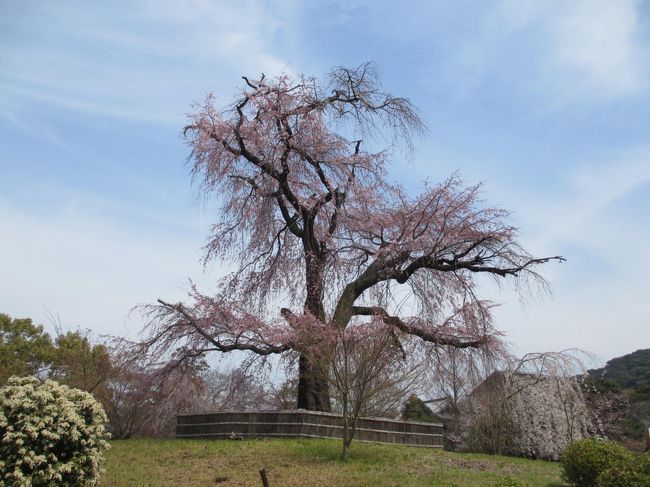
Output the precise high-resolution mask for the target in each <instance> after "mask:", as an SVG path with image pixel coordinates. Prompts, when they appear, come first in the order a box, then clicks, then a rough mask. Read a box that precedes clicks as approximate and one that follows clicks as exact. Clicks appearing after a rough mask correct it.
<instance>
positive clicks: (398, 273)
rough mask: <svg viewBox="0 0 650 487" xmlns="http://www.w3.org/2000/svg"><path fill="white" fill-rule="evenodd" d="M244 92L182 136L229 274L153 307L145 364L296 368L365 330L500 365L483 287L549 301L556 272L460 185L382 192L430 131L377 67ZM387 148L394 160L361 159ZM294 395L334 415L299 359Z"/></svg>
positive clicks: (320, 385)
mask: <svg viewBox="0 0 650 487" xmlns="http://www.w3.org/2000/svg"><path fill="white" fill-rule="evenodd" d="M243 79H244V83H243V87H242V89H241V90H240V91H239V92H238V94H237V96H236V98H235V101H234V103H233V104H232V105H231V106H229V107H226V108H224V109H218V108H217V107H216V106H215V98H214V97H213V96H212V95H209V96H208V97H207V99H206V101H205V103H204V104H202V105H200V106H197V107H196V109H195V111H194V113H193V114H192V115H191V116H190V123H189V125H188V126H187V127H186V128H185V135H186V137H187V141H188V144H189V146H190V149H191V155H190V159H189V161H190V168H191V173H192V177H193V178H194V180H195V181H196V182H197V183H198V187H199V189H200V192H201V193H202V194H203V195H205V196H206V197H213V198H216V200H217V201H218V202H219V203H220V205H221V209H220V213H219V215H218V219H217V221H216V223H215V224H214V225H213V226H212V231H211V234H210V236H209V239H208V243H207V245H206V246H205V262H206V263H208V262H212V261H213V260H217V261H221V262H223V261H226V262H229V263H231V264H234V266H235V268H236V270H235V271H234V272H232V273H231V274H230V275H228V276H226V277H225V278H223V279H221V280H220V281H219V283H218V291H217V293H216V295H206V294H203V293H202V292H201V291H200V290H198V289H197V288H195V287H194V288H192V290H191V292H190V300H189V302H187V303H170V302H167V301H164V300H160V301H159V303H158V304H156V305H151V306H149V307H148V308H147V312H148V313H149V316H150V318H151V321H150V322H149V325H148V327H147V329H146V332H147V334H146V339H145V341H144V346H145V348H146V349H147V350H148V351H150V352H151V353H154V354H155V355H157V356H158V355H161V354H162V355H164V354H167V356H170V354H169V352H173V353H172V354H171V356H172V361H171V362H170V366H174V364H179V363H181V362H186V361H192V360H197V359H200V358H202V357H204V356H205V354H206V353H209V352H213V351H215V352H229V351H232V350H242V351H248V352H251V353H252V354H254V355H257V356H268V355H271V354H283V355H287V354H289V355H291V354H295V353H300V352H301V350H302V351H304V350H305V347H308V346H314V345H315V346H317V342H318V337H319V336H322V335H323V333H327V332H328V330H336V329H345V328H347V327H349V326H355V324H357V323H360V322H370V323H377V324H378V325H382V326H383V325H387V326H390V327H392V328H393V330H394V333H395V336H396V339H397V340H411V339H413V337H416V338H418V339H420V340H421V341H423V342H426V343H428V344H431V345H433V346H438V347H456V348H480V349H484V350H494V349H497V348H498V347H499V346H500V344H501V340H500V335H501V334H500V332H499V331H498V330H497V329H496V328H495V327H494V326H493V323H492V318H491V309H492V307H493V304H492V303H491V302H489V301H486V300H484V299H481V298H480V297H479V296H477V290H478V289H477V286H476V276H477V275H479V274H487V275H491V276H493V277H495V278H512V279H522V278H523V279H526V278H532V279H533V280H534V281H536V282H538V283H540V284H542V285H543V283H544V281H543V279H542V278H541V276H540V275H539V274H538V272H537V268H538V266H539V265H540V264H543V263H546V262H548V261H550V260H558V261H560V260H562V258H561V257H559V256H555V257H544V258H535V257H533V256H531V255H530V254H529V253H528V252H527V251H526V250H525V249H524V248H523V247H522V246H521V245H520V244H519V242H518V232H517V228H516V227H515V226H513V224H512V223H511V222H510V221H509V214H508V212H507V211H506V210H504V209H500V208H494V207H490V206H489V205H486V204H485V203H484V202H483V201H481V199H480V197H479V193H480V188H479V186H478V185H472V186H466V185H465V184H464V183H463V181H462V180H461V179H460V177H458V176H457V175H452V176H451V177H450V178H449V179H447V180H445V181H443V182H441V183H440V184H435V185H428V186H427V187H426V188H425V190H424V191H422V192H421V193H420V194H416V195H413V194H411V193H409V192H408V191H407V190H406V189H405V188H403V187H402V186H400V185H398V184H395V183H393V182H391V181H390V180H389V179H388V165H389V164H390V162H389V157H390V156H391V154H392V152H391V150H390V149H391V148H392V147H394V146H396V145H398V144H399V145H402V146H406V147H410V146H411V145H412V138H413V136H415V135H419V134H422V133H423V132H424V123H423V122H422V120H421V118H420V116H419V114H418V112H417V110H416V109H415V108H414V106H413V105H412V104H411V103H410V102H409V101H408V100H407V99H404V98H400V97H396V96H393V95H391V94H390V93H388V92H387V91H386V90H385V89H384V88H383V87H382V85H381V82H380V79H379V76H378V72H377V70H376V68H375V66H374V65H373V64H370V63H368V64H364V65H361V66H359V67H358V68H344V67H339V68H334V69H333V70H332V71H331V72H330V74H329V75H328V76H327V77H326V78H324V79H322V80H321V79H317V78H312V77H306V76H301V77H299V78H298V79H293V78H291V77H290V76H288V75H283V76H280V77H278V78H275V79H268V78H266V77H265V76H262V77H261V78H259V79H256V80H251V79H248V78H245V77H244V78H243ZM385 136H388V139H387V140H388V141H389V142H388V146H387V147H385V148H384V149H382V150H378V151H370V150H369V149H368V147H369V145H370V144H368V143H367V140H368V139H371V138H373V137H374V139H375V140H376V139H379V138H382V137H385ZM405 294H407V295H408V304H409V305H408V306H404V296H405ZM405 310H406V312H405ZM299 379H300V380H299V389H298V407H304V408H307V409H321V410H327V409H329V398H328V391H327V387H326V385H325V381H323V380H322V377H318V376H317V374H315V373H314V371H313V369H312V368H311V367H310V364H309V363H308V360H307V359H306V357H305V356H304V354H303V355H302V356H301V358H300V361H299Z"/></svg>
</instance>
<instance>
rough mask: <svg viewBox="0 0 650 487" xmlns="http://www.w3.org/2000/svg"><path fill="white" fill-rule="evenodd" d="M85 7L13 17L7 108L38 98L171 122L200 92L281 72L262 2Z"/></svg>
mask: <svg viewBox="0 0 650 487" xmlns="http://www.w3.org/2000/svg"><path fill="white" fill-rule="evenodd" d="M88 5H89V4H87V3H85V2H79V3H74V2H73V3H68V4H66V5H65V6H63V5H56V6H55V5H49V4H33V5H32V7H30V9H22V10H20V9H16V11H15V12H14V13H13V15H14V17H15V18H13V19H12V21H13V24H14V25H13V28H12V33H13V34H12V36H11V37H7V38H6V39H4V41H5V42H3V47H0V60H2V64H3V67H4V69H3V71H2V74H0V90H2V91H4V92H6V93H7V94H9V95H10V97H11V101H12V105H13V107H14V108H15V109H16V108H22V107H24V106H25V104H27V103H30V102H45V103H48V104H52V105H55V106H59V107H63V108H67V109H70V110H76V111H81V112H86V113H93V114H99V115H108V116H114V117H122V118H127V119H133V120H137V121H147V122H150V121H163V122H164V121H173V122H175V123H178V120H179V118H182V116H183V114H184V113H185V112H186V111H187V110H188V105H189V103H190V102H191V101H193V100H202V99H203V96H204V94H205V92H206V91H208V90H217V91H218V90H220V89H221V88H225V86H228V90H227V92H226V93H227V96H228V97H229V96H230V93H231V92H232V89H231V87H232V84H233V83H236V82H237V80H238V79H240V78H239V76H241V75H242V74H251V75H253V76H254V75H257V74H259V73H260V72H265V73H267V74H269V75H274V74H279V73H280V72H282V71H286V70H288V69H289V68H290V66H289V65H288V64H287V62H286V61H285V60H283V59H281V58H279V57H277V56H276V55H274V54H272V53H271V46H272V44H273V39H274V36H275V35H276V34H277V31H278V29H282V28H285V27H286V26H285V24H284V23H283V21H282V19H281V17H280V12H275V11H272V10H271V9H270V8H268V6H267V5H265V4H262V3H258V2H238V3H236V4H233V3H232V2H225V1H224V2H208V1H178V2H150V1H147V0H143V1H140V2H130V3H129V15H128V16H127V15H124V14H125V13H124V12H123V11H118V9H116V8H115V4H112V6H110V5H107V4H100V3H96V4H93V5H92V8H88ZM8 14H9V16H11V15H12V12H11V11H10V12H8ZM6 21H7V20H6V19H5V22H6ZM222 83H223V84H222ZM161 100H164V103H161ZM225 101H226V102H227V101H229V99H226V100H225Z"/></svg>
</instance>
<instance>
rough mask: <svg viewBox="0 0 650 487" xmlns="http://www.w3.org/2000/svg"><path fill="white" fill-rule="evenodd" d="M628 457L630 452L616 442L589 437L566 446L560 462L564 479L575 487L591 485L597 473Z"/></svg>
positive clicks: (594, 481) (589, 486)
mask: <svg viewBox="0 0 650 487" xmlns="http://www.w3.org/2000/svg"><path fill="white" fill-rule="evenodd" d="M630 458H632V454H631V453H630V452H629V451H628V450H627V449H625V448H624V447H622V446H620V445H618V444H617V443H613V442H611V441H601V440H596V439H593V438H589V439H584V440H579V441H574V442H573V443H571V444H570V445H569V446H567V447H566V449H565V450H564V453H563V454H562V458H560V464H561V465H562V469H563V470H564V478H565V480H567V481H568V482H571V483H572V484H573V485H574V486H575V487H593V486H594V485H596V479H597V478H598V475H600V474H601V473H602V472H604V471H605V470H607V469H608V468H610V467H613V466H614V465H616V464H618V463H620V462H625V461H627V460H629V459H630Z"/></svg>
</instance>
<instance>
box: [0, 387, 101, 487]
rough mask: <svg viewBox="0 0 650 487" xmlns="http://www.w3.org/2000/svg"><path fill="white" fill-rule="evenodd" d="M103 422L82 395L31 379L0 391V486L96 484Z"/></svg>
mask: <svg viewBox="0 0 650 487" xmlns="http://www.w3.org/2000/svg"><path fill="white" fill-rule="evenodd" d="M106 422H107V418H106V414H105V412H104V410H103V408H102V406H101V405H100V404H99V403H98V402H97V401H96V400H95V399H94V398H93V397H92V395H90V394H89V393H87V392H84V391H81V390H79V389H74V388H70V387H67V386H65V385H61V384H59V383H57V382H55V381H52V380H46V381H44V382H42V381H40V380H39V379H37V378H36V377H12V378H10V379H9V381H8V382H7V384H6V385H5V386H4V387H3V388H2V389H0V438H1V441H0V484H3V485H5V484H6V485H17V486H25V487H27V486H37V485H96V484H97V482H98V479H99V473H100V470H101V468H100V463H101V458H102V450H103V449H105V448H109V444H108V442H107V440H108V439H109V437H110V435H109V434H108V433H107V432H106V428H105V425H106Z"/></svg>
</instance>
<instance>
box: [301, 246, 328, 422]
mask: <svg viewBox="0 0 650 487" xmlns="http://www.w3.org/2000/svg"><path fill="white" fill-rule="evenodd" d="M306 264H307V265H306V269H305V270H306V276H305V277H306V285H307V299H306V300H305V306H304V309H305V311H307V312H309V313H311V314H312V315H314V316H315V317H316V318H318V319H319V320H320V321H321V322H325V308H324V307H323V270H324V266H325V262H324V260H323V259H322V257H321V258H317V257H314V255H313V254H311V253H310V252H307V259H306ZM297 408H298V409H307V410H310V411H326V412H329V411H331V405H330V392H329V384H328V382H327V377H324V376H323V374H322V373H320V372H319V371H318V370H317V368H316V367H314V366H313V365H312V364H310V363H309V359H308V358H307V357H306V356H305V355H300V360H299V362H298V404H297Z"/></svg>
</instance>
